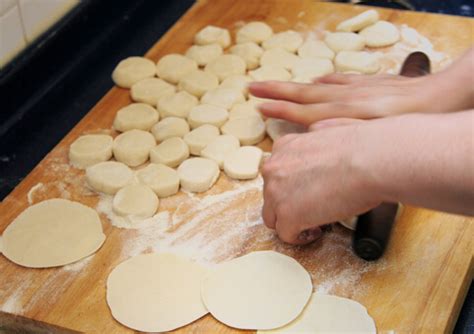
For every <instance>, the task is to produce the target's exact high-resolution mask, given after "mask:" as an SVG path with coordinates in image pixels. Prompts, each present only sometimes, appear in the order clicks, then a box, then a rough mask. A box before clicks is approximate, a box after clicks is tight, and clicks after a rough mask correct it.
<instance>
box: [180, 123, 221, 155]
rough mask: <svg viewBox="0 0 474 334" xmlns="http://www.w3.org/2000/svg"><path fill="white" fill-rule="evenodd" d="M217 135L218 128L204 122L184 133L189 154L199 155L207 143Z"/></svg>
mask: <svg viewBox="0 0 474 334" xmlns="http://www.w3.org/2000/svg"><path fill="white" fill-rule="evenodd" d="M217 136H219V129H218V128H216V127H215V126H214V125H210V124H205V125H201V126H200V127H198V128H196V129H194V130H193V131H191V132H190V133H188V134H186V135H185V136H184V142H185V143H186V144H188V147H189V152H191V154H194V155H200V154H201V151H202V150H203V149H204V148H205V147H206V146H207V144H209V143H210V142H211V141H212V140H214V139H215V138H216V137H217Z"/></svg>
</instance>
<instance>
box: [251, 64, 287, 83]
mask: <svg viewBox="0 0 474 334" xmlns="http://www.w3.org/2000/svg"><path fill="white" fill-rule="evenodd" d="M249 75H250V77H251V78H252V79H253V80H255V81H266V80H279V81H288V80H290V79H291V74H290V72H288V71H287V70H285V69H284V68H282V67H278V66H271V65H265V66H262V67H259V68H258V69H256V70H254V71H250V72H249Z"/></svg>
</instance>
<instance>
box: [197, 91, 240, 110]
mask: <svg viewBox="0 0 474 334" xmlns="http://www.w3.org/2000/svg"><path fill="white" fill-rule="evenodd" d="M242 102H245V96H244V95H243V94H242V93H241V92H240V91H239V90H238V89H235V88H222V87H217V88H215V89H213V90H210V91H208V92H207V93H206V94H204V96H203V97H202V98H201V103H206V104H212V105H215V106H218V107H221V108H225V109H230V108H232V106H233V105H234V104H236V103H242Z"/></svg>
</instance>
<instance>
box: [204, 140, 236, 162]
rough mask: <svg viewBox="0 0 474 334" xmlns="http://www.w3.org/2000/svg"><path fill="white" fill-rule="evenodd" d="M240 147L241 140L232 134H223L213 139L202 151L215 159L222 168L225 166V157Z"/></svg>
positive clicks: (206, 155)
mask: <svg viewBox="0 0 474 334" xmlns="http://www.w3.org/2000/svg"><path fill="white" fill-rule="evenodd" d="M239 147H240V143H239V140H238V139H237V138H236V137H234V136H231V135H221V136H219V137H217V138H215V139H214V140H213V141H211V142H210V143H209V144H207V146H206V147H205V148H204V149H203V150H202V151H201V156H202V157H204V158H207V159H211V160H214V161H215V162H216V163H217V165H219V168H220V169H223V168H224V159H225V158H226V157H227V156H228V155H229V153H231V152H233V151H235V150H237V149H238V148H239Z"/></svg>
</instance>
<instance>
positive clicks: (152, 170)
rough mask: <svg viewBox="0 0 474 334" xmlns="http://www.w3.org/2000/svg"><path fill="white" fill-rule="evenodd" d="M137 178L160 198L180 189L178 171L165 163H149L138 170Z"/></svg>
mask: <svg viewBox="0 0 474 334" xmlns="http://www.w3.org/2000/svg"><path fill="white" fill-rule="evenodd" d="M137 178H138V181H139V182H140V183H141V184H145V185H147V186H148V187H150V188H151V189H152V190H153V191H154V192H155V194H157V195H158V197H160V198H163V197H168V196H171V195H174V194H176V193H177V192H178V190H179V176H178V172H177V171H175V170H174V169H173V168H171V167H168V166H165V165H163V164H154V163H151V164H149V165H148V166H146V167H145V168H143V169H140V170H139V171H137Z"/></svg>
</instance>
